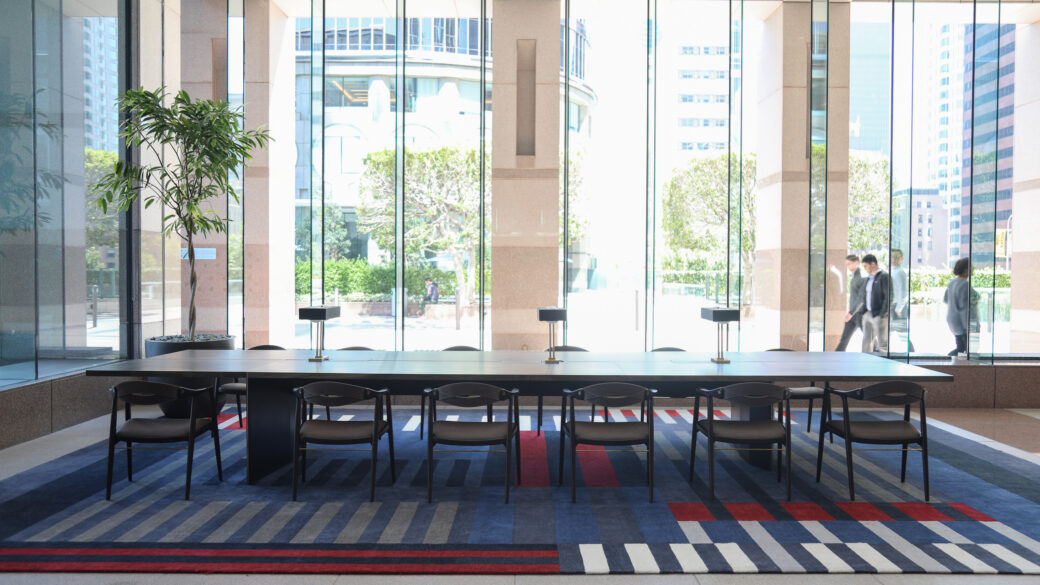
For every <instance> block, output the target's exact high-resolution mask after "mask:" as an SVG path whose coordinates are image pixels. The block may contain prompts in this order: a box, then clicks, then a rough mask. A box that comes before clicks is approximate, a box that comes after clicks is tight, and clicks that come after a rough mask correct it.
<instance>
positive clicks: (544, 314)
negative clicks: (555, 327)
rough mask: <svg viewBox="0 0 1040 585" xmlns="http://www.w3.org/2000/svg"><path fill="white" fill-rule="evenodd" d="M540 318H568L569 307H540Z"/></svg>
mask: <svg viewBox="0 0 1040 585" xmlns="http://www.w3.org/2000/svg"><path fill="white" fill-rule="evenodd" d="M538 320H539V321H547V322H550V323H552V322H555V321H566V320H567V309H563V308H560V307H538Z"/></svg>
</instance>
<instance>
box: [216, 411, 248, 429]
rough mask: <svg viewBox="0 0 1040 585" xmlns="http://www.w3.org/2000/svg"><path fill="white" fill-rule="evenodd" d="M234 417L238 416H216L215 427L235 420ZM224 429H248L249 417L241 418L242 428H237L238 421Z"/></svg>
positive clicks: (229, 414) (231, 414) (230, 414)
mask: <svg viewBox="0 0 1040 585" xmlns="http://www.w3.org/2000/svg"><path fill="white" fill-rule="evenodd" d="M236 416H238V415H237V414H233V413H228V414H218V415H217V425H218V426H219V425H222V424H224V423H226V422H227V421H229V420H231V419H233V418H235V417H236ZM225 428H226V429H239V428H241V429H246V428H249V417H247V416H245V415H243V416H242V426H241V427H239V426H238V421H235V422H234V423H232V424H231V425H228V426H227V427H225Z"/></svg>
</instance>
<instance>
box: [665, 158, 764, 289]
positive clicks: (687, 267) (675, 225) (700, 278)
mask: <svg viewBox="0 0 1040 585" xmlns="http://www.w3.org/2000/svg"><path fill="white" fill-rule="evenodd" d="M730 167H732V169H733V170H734V171H737V169H738V168H739V167H740V163H739V160H738V157H737V155H735V154H733V155H730V154H723V155H719V156H712V157H697V158H692V159H690V160H689V161H688V162H687V163H686V165H685V166H683V167H681V168H679V169H677V170H675V172H673V174H672V176H671V178H670V179H668V182H667V183H665V185H664V198H663V201H662V216H661V226H662V229H663V231H664V244H665V249H666V256H665V261H664V268H665V270H669V271H686V274H682V273H681V272H680V273H679V274H672V275H668V276H666V282H681V283H684V284H703V282H704V279H705V278H706V276H705V274H703V273H700V274H698V272H703V271H705V270H709V271H710V270H725V268H726V261H725V259H726V245H727V241H728V240H729V237H730V235H729V225H728V223H727V222H728V219H729V210H730V205H731V204H730V195H729V194H730V184H731V183H732V185H733V187H734V188H739V189H740V226H741V227H740V230H741V237H740V255H741V268H742V272H743V291H744V295H745V296H744V297H743V298H749V297H748V296H747V295H748V294H749V292H750V290H751V274H752V269H753V264H754V252H755V189H756V187H757V182H756V173H757V167H758V165H757V160H756V157H755V155H754V154H745V155H744V159H743V168H742V169H740V171H739V172H740V175H741V176H740V177H739V179H740V180H739V181H738V177H737V173H736V172H734V173H732V176H731V173H730ZM738 183H739V187H738ZM734 226H736V218H734ZM734 229H735V228H734Z"/></svg>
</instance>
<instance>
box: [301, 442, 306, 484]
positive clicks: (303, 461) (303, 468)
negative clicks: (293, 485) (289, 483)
mask: <svg viewBox="0 0 1040 585" xmlns="http://www.w3.org/2000/svg"><path fill="white" fill-rule="evenodd" d="M300 481H304V482H305V481H307V443H306V442H303V443H301V444H300Z"/></svg>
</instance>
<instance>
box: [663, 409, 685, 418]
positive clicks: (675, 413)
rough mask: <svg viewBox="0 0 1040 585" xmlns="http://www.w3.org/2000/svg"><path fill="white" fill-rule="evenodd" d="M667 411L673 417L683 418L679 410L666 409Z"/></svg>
mask: <svg viewBox="0 0 1040 585" xmlns="http://www.w3.org/2000/svg"><path fill="white" fill-rule="evenodd" d="M665 413H666V414H667V415H668V416H670V417H672V418H678V419H681V418H682V415H680V414H679V411H678V410H665Z"/></svg>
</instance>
